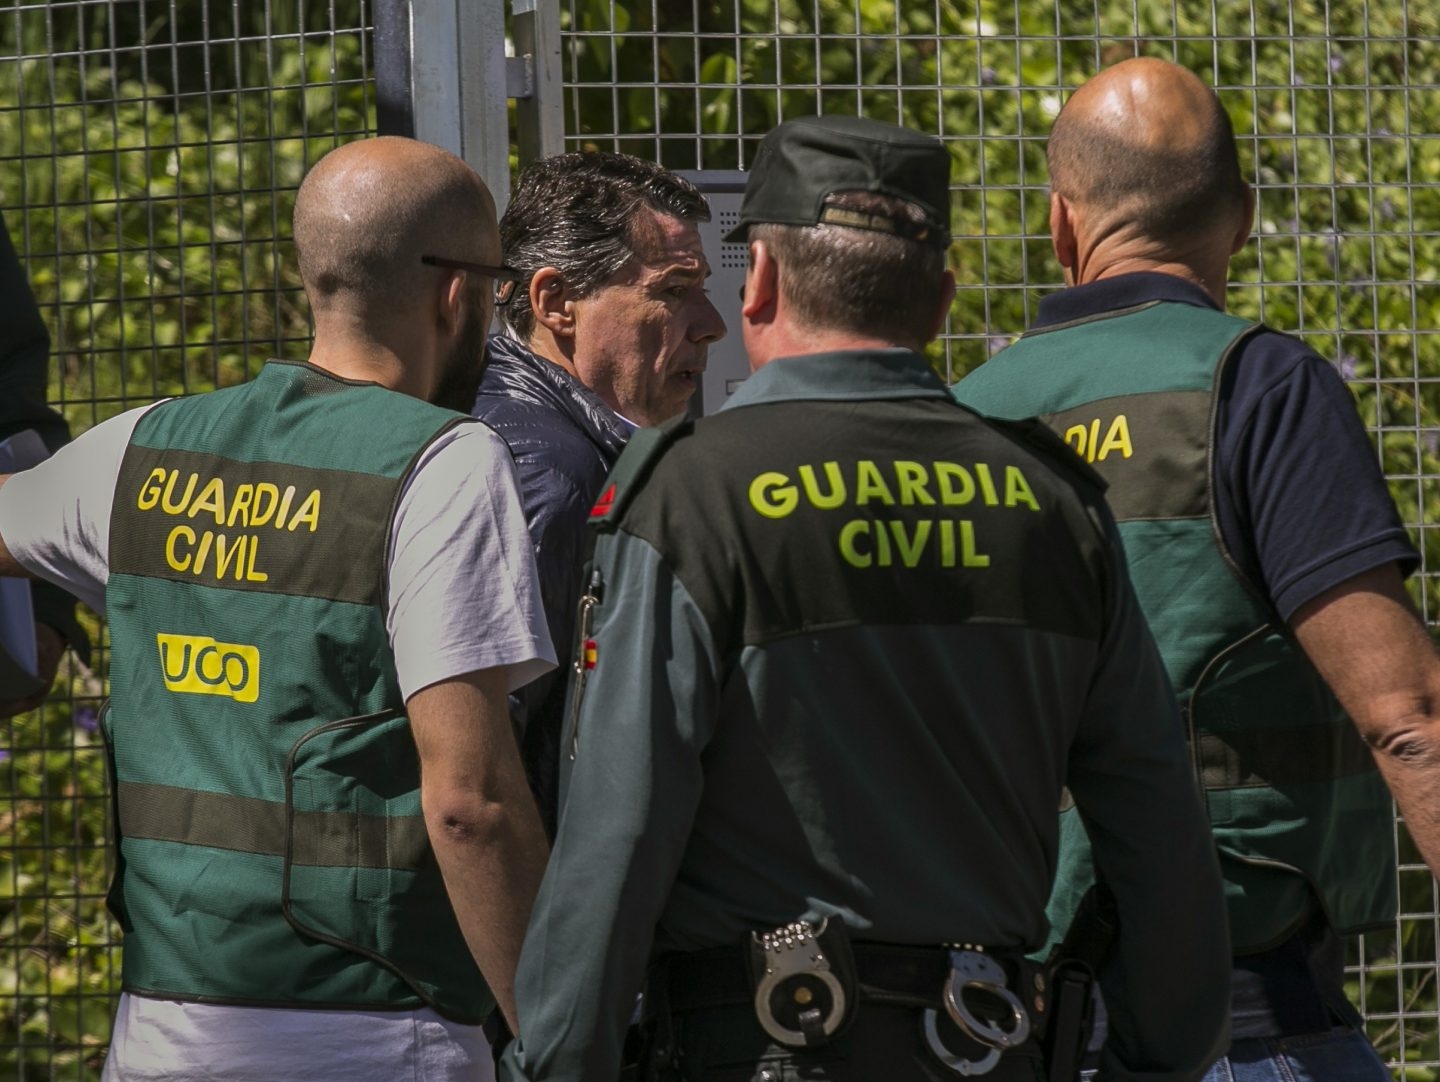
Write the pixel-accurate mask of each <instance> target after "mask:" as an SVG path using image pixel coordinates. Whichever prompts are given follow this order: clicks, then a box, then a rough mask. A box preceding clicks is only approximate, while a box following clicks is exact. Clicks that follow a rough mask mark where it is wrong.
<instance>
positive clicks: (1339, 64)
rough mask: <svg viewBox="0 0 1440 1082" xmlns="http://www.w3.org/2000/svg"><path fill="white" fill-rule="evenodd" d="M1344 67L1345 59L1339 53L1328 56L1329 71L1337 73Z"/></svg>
mask: <svg viewBox="0 0 1440 1082" xmlns="http://www.w3.org/2000/svg"><path fill="white" fill-rule="evenodd" d="M1344 66H1345V58H1344V57H1343V56H1341V55H1340V54H1339V53H1331V54H1330V70H1331V71H1335V72H1338V71H1339V70H1340V69H1341V68H1343V67H1344Z"/></svg>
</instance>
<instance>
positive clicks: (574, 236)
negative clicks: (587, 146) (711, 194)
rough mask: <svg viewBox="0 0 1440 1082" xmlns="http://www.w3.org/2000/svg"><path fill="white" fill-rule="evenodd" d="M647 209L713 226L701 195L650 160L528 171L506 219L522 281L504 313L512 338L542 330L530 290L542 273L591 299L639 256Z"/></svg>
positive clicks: (583, 160) (558, 162)
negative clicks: (555, 275)
mask: <svg viewBox="0 0 1440 1082" xmlns="http://www.w3.org/2000/svg"><path fill="white" fill-rule="evenodd" d="M641 208H649V209H650V210H652V211H655V212H656V213H659V214H665V215H669V216H670V217H673V218H679V219H680V220H682V221H688V222H708V221H709V220H710V207H709V205H708V204H707V203H706V202H705V197H704V196H703V195H701V194H700V191H699V189H697V188H696V187H695V186H694V185H693V184H691V183H690V182H689V181H688V180H685V179H684V178H682V177H678V176H676V175H675V174H674V173H672V172H670V171H669V170H668V169H665V168H663V167H661V166H659V165H656V164H655V163H654V162H650V161H646V160H645V159H644V158H636V157H632V156H631V155H629V154H610V153H605V152H602V151H588V152H584V153H576V154H558V155H556V156H555V157H553V158H542V159H540V160H539V161H536V162H533V163H531V164H530V165H529V166H527V167H526V169H525V171H524V172H523V173H521V174H520V179H519V180H518V181H517V183H516V185H515V191H514V193H513V195H512V196H511V199H510V205H509V206H508V207H507V208H506V210H505V214H504V216H503V217H502V218H501V219H500V244H501V248H502V249H503V251H504V253H505V263H506V264H507V265H508V266H511V267H514V268H515V269H516V270H517V271H519V272H520V275H521V278H520V285H519V288H517V289H516V290H515V295H514V297H513V298H512V299H511V301H510V303H509V304H507V305H505V306H504V307H503V308H500V309H499V310H498V311H499V313H500V319H501V321H502V323H503V324H504V326H505V329H506V330H507V331H508V332H509V334H510V335H511V337H513V338H517V339H519V340H520V341H522V342H523V341H527V340H528V339H529V338H530V336H531V335H532V334H533V333H534V331H535V312H534V310H533V309H532V308H531V307H530V293H529V288H530V279H531V278H532V277H533V276H534V274H535V272H536V271H538V270H540V268H542V267H555V268H556V269H557V270H559V271H560V274H561V276H562V277H563V278H564V280H565V284H566V285H567V286H568V287H569V289H570V291H571V293H572V295H573V296H575V297H584V296H586V295H587V294H589V293H593V292H594V291H595V290H596V289H598V288H599V287H600V286H601V285H602V284H603V283H604V282H606V281H607V280H608V279H609V278H610V276H611V275H613V274H614V273H615V272H616V271H618V270H620V268H621V267H623V266H625V264H626V263H628V262H629V261H630V260H631V259H632V258H633V257H634V256H635V255H636V254H638V253H637V251H636V249H637V247H638V246H640V245H642V244H643V243H644V240H645V238H646V235H647V231H646V230H645V228H644V226H645V224H646V223H645V222H644V221H643V220H637V219H639V215H638V214H637V211H639V210H640V209H641Z"/></svg>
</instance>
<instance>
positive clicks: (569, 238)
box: [474, 153, 725, 834]
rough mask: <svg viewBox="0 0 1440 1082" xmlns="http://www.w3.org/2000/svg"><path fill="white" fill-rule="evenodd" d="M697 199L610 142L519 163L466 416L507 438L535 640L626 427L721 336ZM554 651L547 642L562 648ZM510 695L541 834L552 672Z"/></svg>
mask: <svg viewBox="0 0 1440 1082" xmlns="http://www.w3.org/2000/svg"><path fill="white" fill-rule="evenodd" d="M709 218H710V210H709V207H708V206H707V205H706V203H705V197H704V196H702V195H701V194H700V192H699V191H698V190H696V188H695V187H694V186H693V185H692V184H690V183H689V182H688V181H686V180H684V179H682V178H680V177H678V176H676V175H675V174H673V173H671V172H669V171H667V170H665V169H663V168H661V167H660V166H658V165H656V164H654V163H653V162H647V161H645V160H643V159H641V158H633V157H631V156H629V155H626V154H604V153H587V154H563V155H559V156H557V157H554V158H547V159H543V160H541V161H538V162H535V163H534V164H533V165H531V166H530V167H529V168H527V169H526V170H525V172H524V173H523V174H521V176H520V180H519V183H518V185H517V187H516V190H515V193H514V195H513V197H512V199H511V202H510V205H509V207H508V209H507V210H506V211H505V215H504V217H503V218H502V219H501V221H500V235H501V239H502V244H503V246H504V251H505V254H506V262H507V263H508V264H509V265H510V266H512V267H514V268H515V269H516V271H518V272H519V274H520V283H519V287H518V288H517V289H516V290H515V292H514V295H513V296H512V297H510V299H509V300H508V302H507V303H505V304H504V305H503V306H502V307H501V308H500V309H499V312H500V318H501V322H502V323H503V324H504V327H505V332H506V333H505V336H504V337H499V338H494V339H491V341H490V343H489V353H490V361H489V366H488V368H487V370H486V373H485V379H484V382H483V383H482V384H481V387H480V394H479V397H478V398H477V399H476V402H475V409H474V413H475V416H477V417H479V418H481V419H482V420H484V421H485V422H486V423H488V424H489V425H490V426H491V427H492V428H494V429H495V431H497V432H498V433H500V435H501V436H502V437H503V438H504V439H505V441H506V442H507V443H508V444H509V445H510V450H511V453H512V454H513V455H514V456H515V464H516V466H517V468H518V469H519V473H520V486H521V497H522V500H523V502H524V505H525V517H526V520H527V522H528V523H529V526H530V536H531V539H532V540H533V542H534V544H535V556H536V560H537V562H538V565H539V569H540V589H541V594H542V596H543V599H544V604H545V615H546V619H547V620H548V621H549V625H550V637H551V640H552V641H553V642H555V643H557V644H558V645H557V647H556V649H557V651H566V650H568V649H569V647H570V644H571V643H570V640H571V637H572V632H573V628H574V608H575V604H576V601H577V600H578V598H579V597H580V592H581V584H580V574H581V570H582V564H583V556H582V546H583V533H584V527H585V520H586V517H587V516H588V514H589V512H590V508H591V507H592V506H593V505H594V504H595V501H596V498H597V497H598V496H599V495H600V489H601V485H602V483H603V482H604V480H605V475H606V474H607V473H609V471H610V467H611V466H612V465H613V464H614V462H615V460H616V459H617V458H618V457H619V455H620V451H621V450H622V449H623V448H624V446H625V442H626V440H628V439H629V437H630V433H631V432H633V431H634V430H635V429H636V428H637V427H639V426H642V425H656V424H659V423H661V422H662V421H666V420H669V419H670V418H672V417H675V416H677V415H678V414H680V413H681V412H683V411H684V409H685V406H686V404H687V403H688V402H689V400H690V396H691V394H693V393H694V390H695V387H696V385H697V383H698V381H699V378H700V373H702V372H703V371H704V370H705V354H706V350H707V348H708V347H709V344H710V343H711V342H713V341H716V340H717V339H719V338H720V337H721V336H722V335H724V333H725V324H724V322H723V321H722V320H721V318H720V313H719V312H717V311H716V310H715V306H714V305H713V304H711V303H710V300H709V298H708V297H707V296H706V293H705V278H706V277H707V276H708V275H709V273H710V268H709V264H708V263H707V262H706V260H705V253H704V251H703V250H702V248H701V244H700V232H699V228H698V223H700V222H704V221H708V220H709ZM562 656H563V655H562ZM556 675H557V674H547V675H546V676H545V677H542V678H541V679H539V680H537V681H536V682H535V683H533V684H530V685H529V686H527V687H525V688H522V689H521V690H520V691H519V692H518V693H517V694H514V695H512V696H511V700H510V701H511V709H512V713H513V714H514V715H515V717H516V720H517V721H519V722H521V723H523V725H524V727H525V737H524V753H525V761H526V768H527V770H528V771H529V773H530V779H531V784H532V786H533V787H534V788H535V791H536V797H537V799H538V801H539V804H540V809H541V815H542V816H543V817H544V819H545V822H546V826H547V828H548V829H549V830H550V832H551V833H552V834H553V833H554V826H555V803H556V797H557V793H556V782H557V774H558V763H559V754H560V750H559V733H560V727H561V721H562V720H563V719H562V714H563V711H564V701H565V683H564V680H563V679H557V678H556Z"/></svg>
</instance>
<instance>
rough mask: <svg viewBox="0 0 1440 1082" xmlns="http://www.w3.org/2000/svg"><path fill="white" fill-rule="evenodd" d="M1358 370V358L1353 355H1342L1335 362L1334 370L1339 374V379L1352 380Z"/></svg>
mask: <svg viewBox="0 0 1440 1082" xmlns="http://www.w3.org/2000/svg"><path fill="white" fill-rule="evenodd" d="M1359 368H1360V358H1359V357H1357V356H1355V354H1353V353H1342V354H1340V356H1339V357H1338V358H1336V360H1335V370H1336V371H1337V372H1339V373H1340V378H1341V379H1354V378H1355V373H1356V371H1358V370H1359Z"/></svg>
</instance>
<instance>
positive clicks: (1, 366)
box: [0, 221, 90, 662]
mask: <svg viewBox="0 0 1440 1082" xmlns="http://www.w3.org/2000/svg"><path fill="white" fill-rule="evenodd" d="M49 362H50V334H49V332H48V331H46V329H45V323H44V321H43V320H42V319H41V318H40V309H39V307H38V306H37V305H36V303H35V295H34V294H33V293H32V292H31V291H30V282H29V280H28V279H27V278H26V276H25V270H24V268H23V267H22V266H21V265H20V257H19V256H18V255H17V254H16V252H15V245H14V244H13V243H12V242H11V240H10V233H9V231H8V230H7V229H6V228H5V223H4V222H3V221H0V441H4V440H7V439H9V438H10V437H11V436H13V435H15V434H16V433H18V432H23V431H25V430H26V429H34V430H35V432H36V433H38V434H39V436H40V438H41V439H42V440H44V441H45V446H46V447H47V448H48V449H49V450H50V451H52V452H54V451H56V450H58V449H59V448H60V447H61V445H63V444H65V443H68V442H69V440H70V431H69V429H68V428H67V427H66V425H65V419H64V418H63V417H61V416H60V414H58V413H56V412H55V411H54V410H53V409H51V408H50V407H49V406H48V405H46V404H45V383H46V380H47V378H48V375H49V373H48V367H49ZM31 597H32V598H33V600H34V605H35V619H36V620H37V621H38V622H40V623H42V624H49V625H50V626H51V627H53V628H54V629H55V630H56V631H57V632H59V633H60V636H61V638H63V639H64V640H65V641H66V642H67V643H69V644H70V646H72V647H73V648H74V649H75V650H76V652H77V653H79V654H80V656H81V657H82V658H83V659H84V660H86V661H87V662H88V661H89V660H90V640H89V639H87V638H86V637H85V632H84V631H83V630H82V629H81V627H80V625H79V624H78V623H76V621H75V600H74V598H72V597H71V596H70V595H69V594H67V593H66V592H65V591H64V590H62V589H60V587H58V586H54V585H52V584H50V583H48V582H35V583H33V584H32V585H31Z"/></svg>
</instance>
